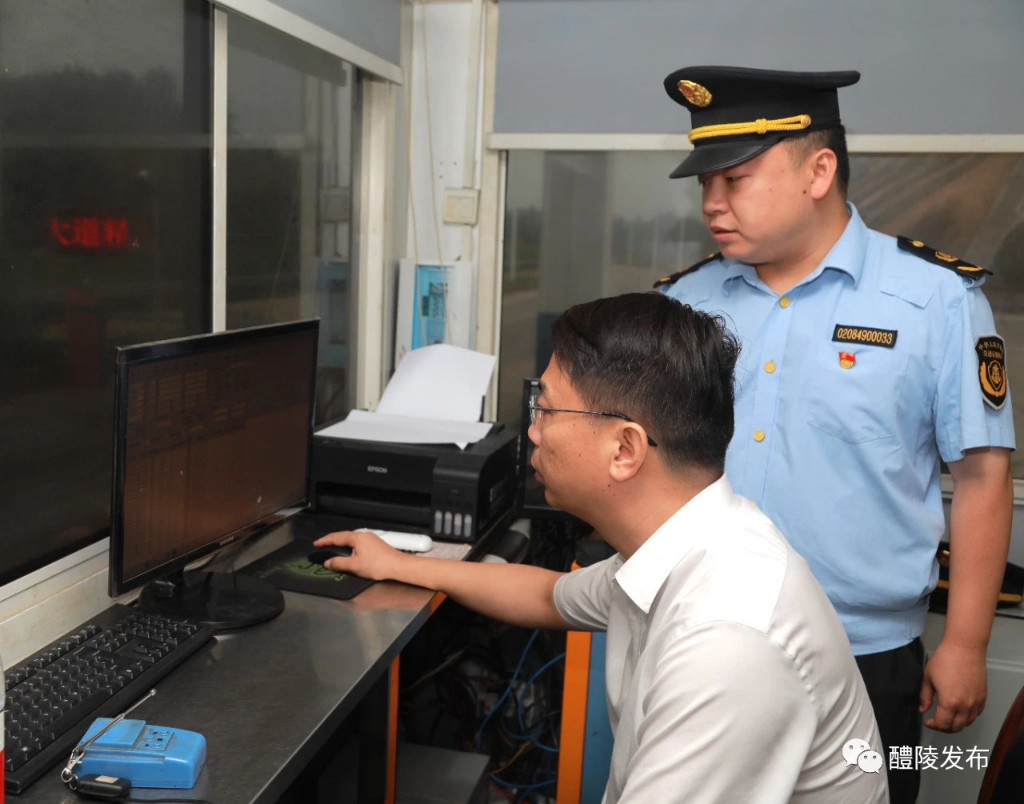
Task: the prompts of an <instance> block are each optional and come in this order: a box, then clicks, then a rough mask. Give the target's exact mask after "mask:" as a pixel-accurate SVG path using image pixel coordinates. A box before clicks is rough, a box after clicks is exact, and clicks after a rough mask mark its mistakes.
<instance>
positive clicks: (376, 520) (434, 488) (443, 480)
mask: <svg viewBox="0 0 1024 804" xmlns="http://www.w3.org/2000/svg"><path fill="white" fill-rule="evenodd" d="M518 445H519V435H518V433H517V432H515V431H514V430H511V429H508V428H505V427H504V425H501V424H496V425H495V426H494V427H492V428H491V431H490V432H489V433H488V434H487V435H486V436H484V438H482V439H480V440H479V441H477V442H476V443H474V444H470V445H468V446H467V447H466V448H465V449H460V448H459V447H458V446H456V445H455V444H400V443H392V442H378V441H363V440H360V439H354V438H344V437H336V436H330V435H323V434H321V433H314V434H313V450H312V457H311V462H312V468H311V479H310V482H311V486H312V489H311V495H310V496H311V500H310V501H311V503H312V507H313V509H314V510H315V511H316V512H318V513H325V514H336V515H340V516H344V517H349V518H352V519H355V520H358V521H361V522H363V523H365V525H367V526H369V527H380V526H383V527H386V528H391V529H394V530H403V529H415V530H419V531H422V532H424V533H428V534H429V535H431V536H432V537H434V538H437V539H441V540H446V541H459V542H476V541H477V540H478V539H480V538H482V537H483V536H486V535H487V534H488V533H489V532H490V531H491V530H492V529H493V528H494V527H495V526H497V525H498V524H501V523H506V522H508V521H509V520H510V519H511V516H512V513H513V509H514V507H515V504H516V499H517V492H518V483H519V478H518V474H517V469H518V464H517V460H518Z"/></svg>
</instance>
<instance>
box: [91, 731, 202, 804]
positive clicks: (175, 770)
mask: <svg viewBox="0 0 1024 804" xmlns="http://www.w3.org/2000/svg"><path fill="white" fill-rule="evenodd" d="M111 722H112V721H111V718H107V717H99V718H96V720H94V721H93V723H92V725H91V726H90V727H89V730H88V731H87V732H86V733H85V736H84V737H82V741H81V743H80V744H81V745H84V746H85V753H84V754H83V755H82V758H81V760H80V765H79V768H78V773H79V774H81V775H82V776H86V775H88V774H97V775H100V776H116V777H120V778H121V779H128V780H129V781H130V782H131V783H132V787H178V788H184V787H195V784H196V779H198V778H199V773H200V771H202V769H203V764H204V763H205V762H206V738H205V737H203V735H202V734H199V733H197V732H194V731H185V730H184V729H172V728H170V727H168V726H147V725H146V721H144V720H121V721H120V722H117V723H114V724H113V725H111V726H110V728H108V729H107V730H106V731H105V732H103V729H104V728H105V727H106V726H107V725H108V724H110V723H111ZM100 732H103V733H102V734H100ZM94 735H98V736H97V737H96V738H95V739H92V738H93V736H94ZM90 739H92V742H89V741H90Z"/></svg>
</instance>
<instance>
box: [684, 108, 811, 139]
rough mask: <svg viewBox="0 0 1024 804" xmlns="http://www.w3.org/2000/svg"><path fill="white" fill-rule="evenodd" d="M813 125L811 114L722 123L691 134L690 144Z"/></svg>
mask: <svg viewBox="0 0 1024 804" xmlns="http://www.w3.org/2000/svg"><path fill="white" fill-rule="evenodd" d="M810 124H811V116H810V115H809V114H798V115H793V116H792V117H780V118H778V119H777V120H766V119H765V118H763V117H762V118H759V119H757V120H752V121H750V122H749V123H722V124H720V125H715V126H701V127H700V128H695V129H693V131H691V132H690V135H689V138H690V142H693V141H694V140H703V139H706V138H708V137H729V136H737V135H740V134H768V133H769V132H773V131H802V130H803V129H805V128H807V127H808V126H809V125H810Z"/></svg>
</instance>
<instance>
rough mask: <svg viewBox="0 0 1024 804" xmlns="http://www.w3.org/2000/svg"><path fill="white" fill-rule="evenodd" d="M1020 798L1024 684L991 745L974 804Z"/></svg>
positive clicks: (1015, 802)
mask: <svg viewBox="0 0 1024 804" xmlns="http://www.w3.org/2000/svg"><path fill="white" fill-rule="evenodd" d="M1021 801H1024V687H1022V688H1021V691H1020V692H1019V693H1017V697H1016V699H1014V702H1013V705H1012V706H1010V709H1009V711H1008V712H1007V713H1006V717H1005V718H1004V719H1003V725H1002V728H1000V729H999V735H998V736H997V737H996V741H995V744H994V745H993V746H992V754H991V755H990V756H989V760H988V768H987V769H986V770H985V777H984V778H983V779H982V781H981V790H980V791H979V793H978V804H1011V802H1013V804H1018V803H1019V802H1021Z"/></svg>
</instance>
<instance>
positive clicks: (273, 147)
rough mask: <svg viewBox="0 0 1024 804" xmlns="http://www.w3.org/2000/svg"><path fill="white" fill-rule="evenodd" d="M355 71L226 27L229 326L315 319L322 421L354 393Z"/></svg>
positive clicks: (242, 24)
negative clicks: (318, 343)
mask: <svg viewBox="0 0 1024 804" xmlns="http://www.w3.org/2000/svg"><path fill="white" fill-rule="evenodd" d="M355 76H356V72H355V70H354V69H353V68H352V67H351V65H349V64H347V63H346V62H344V61H342V60H341V59H338V58H335V57H333V56H330V55H328V54H325V53H323V52H322V51H320V50H318V49H316V48H313V47H311V46H309V45H305V44H303V43H301V42H298V41H297V40H295V39H292V38H290V37H288V36H285V35H284V34H280V33H278V32H276V31H273V30H271V29H270V28H267V27H266V26H263V25H261V24H260V23H257V22H253V21H251V20H248V19H247V18H245V17H242V16H239V15H234V14H232V15H230V17H229V21H228V160H227V175H228V181H227V185H228V201H227V326H228V328H229V329H233V328H237V327H244V326H253V325H257V324H266V323H271V322H276V321H288V320H293V319H297V318H309V317H313V316H320V317H321V323H320V327H321V333H320V348H319V367H318V372H317V397H318V398H317V421H318V422H319V421H328V420H332V419H336V418H340V417H342V416H343V415H345V414H346V413H347V412H348V410H349V408H350V407H351V398H352V396H353V395H354V392H355V388H354V383H350V382H349V378H350V377H353V376H354V372H353V368H354V367H353V364H352V362H351V360H352V356H353V352H354V350H353V349H352V343H353V340H352V337H351V331H350V330H351V327H352V324H353V322H354V315H353V309H352V304H353V299H354V294H352V293H350V287H351V268H352V266H351V256H350V255H351V229H352V226H351V218H352V214H351V213H352V202H351V198H352V191H351V188H352V143H353V134H352V132H353V98H354V96H355V92H354V87H353V84H354V81H355Z"/></svg>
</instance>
